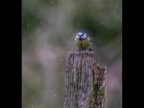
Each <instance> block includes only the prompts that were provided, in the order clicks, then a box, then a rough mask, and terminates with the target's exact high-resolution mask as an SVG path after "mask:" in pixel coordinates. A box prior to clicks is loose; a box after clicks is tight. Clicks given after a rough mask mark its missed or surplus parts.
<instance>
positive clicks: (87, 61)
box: [64, 51, 106, 108]
mask: <svg viewBox="0 0 144 108" xmlns="http://www.w3.org/2000/svg"><path fill="white" fill-rule="evenodd" d="M105 73H106V68H104V67H101V66H99V64H98V63H97V62H96V53H95V52H93V51H77V52H69V53H68V54H67V57H66V69H65V99H64V108H106V100H105V99H106V92H105V91H106V79H105Z"/></svg>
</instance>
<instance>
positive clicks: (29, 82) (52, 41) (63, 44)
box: [22, 0, 122, 108]
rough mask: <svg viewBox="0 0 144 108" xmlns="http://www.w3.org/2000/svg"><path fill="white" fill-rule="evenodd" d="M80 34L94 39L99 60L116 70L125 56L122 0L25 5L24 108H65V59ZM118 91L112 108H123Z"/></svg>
mask: <svg viewBox="0 0 144 108" xmlns="http://www.w3.org/2000/svg"><path fill="white" fill-rule="evenodd" d="M79 31H86V32H87V33H88V34H89V36H90V37H91V38H92V43H93V48H94V49H96V52H97V56H98V61H100V62H101V63H102V64H105V65H107V66H113V64H115V63H117V61H118V60H119V59H121V56H122V45H121V44H122V36H121V35H122V0H78V1H73V0H22V65H23V66H22V68H23V69H22V107H23V108H63V99H64V67H65V56H66V53H67V51H70V50H71V49H72V50H73V46H74V45H73V40H74V36H75V34H76V33H77V32H79ZM74 48H75V47H74ZM74 50H76V49H74ZM99 59H100V60H99ZM119 68H121V66H119ZM112 69H113V71H112V72H111V73H113V72H114V71H115V70H116V69H115V66H113V67H112ZM120 72H121V71H120ZM109 73H110V72H109ZM116 77H117V78H119V76H116ZM119 81H120V80H119ZM119 87H120V88H121V85H119ZM120 90H121V89H117V90H115V92H113V93H110V95H111V96H112V97H114V98H112V99H111V100H109V102H110V105H109V108H112V107H116V106H119V107H117V108H121V103H119V102H120V101H121V97H120V96H119V95H118V96H117V99H115V96H116V94H118V93H120V92H121V91H120ZM113 100H115V104H114V105H113Z"/></svg>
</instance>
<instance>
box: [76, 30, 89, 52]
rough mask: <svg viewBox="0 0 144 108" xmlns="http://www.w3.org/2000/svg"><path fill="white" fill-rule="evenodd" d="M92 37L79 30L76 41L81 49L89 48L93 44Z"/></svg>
mask: <svg viewBox="0 0 144 108" xmlns="http://www.w3.org/2000/svg"><path fill="white" fill-rule="evenodd" d="M90 41H91V39H90V37H89V36H88V35H87V33H85V32H78V33H77V34H76V36H75V43H76V45H77V47H78V48H79V50H87V49H91V48H89V46H90V44H91V42H90Z"/></svg>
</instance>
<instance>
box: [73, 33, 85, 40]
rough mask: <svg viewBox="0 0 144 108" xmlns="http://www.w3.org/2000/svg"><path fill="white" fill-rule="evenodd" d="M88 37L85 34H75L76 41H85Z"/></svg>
mask: <svg viewBox="0 0 144 108" xmlns="http://www.w3.org/2000/svg"><path fill="white" fill-rule="evenodd" d="M87 37H88V35H87V33H85V32H78V33H77V34H76V37H75V38H76V39H77V40H85V39H86V38H87Z"/></svg>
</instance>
